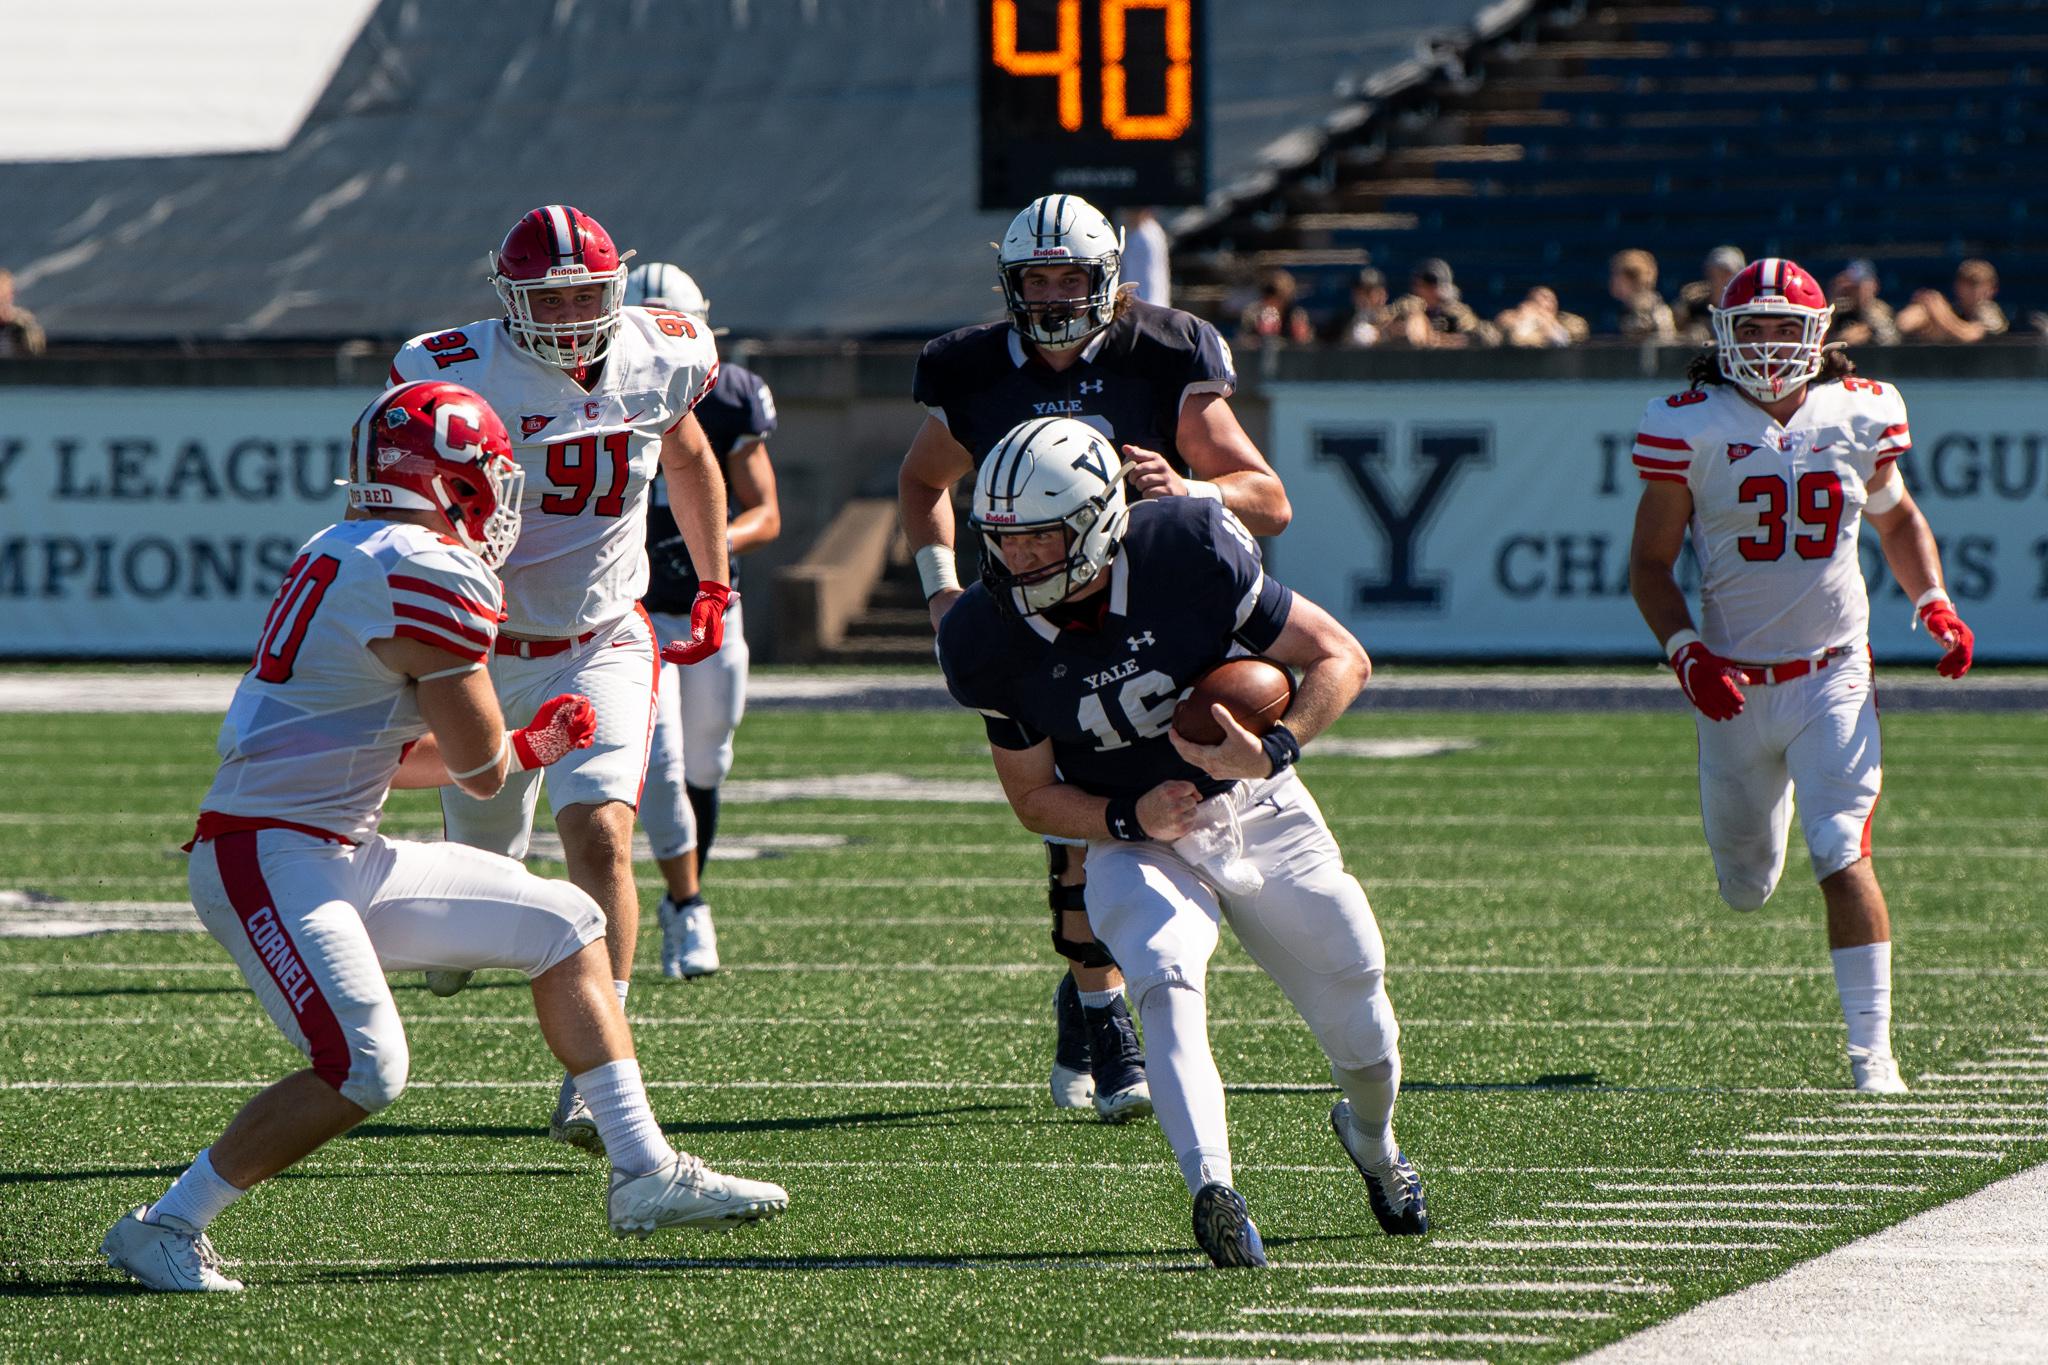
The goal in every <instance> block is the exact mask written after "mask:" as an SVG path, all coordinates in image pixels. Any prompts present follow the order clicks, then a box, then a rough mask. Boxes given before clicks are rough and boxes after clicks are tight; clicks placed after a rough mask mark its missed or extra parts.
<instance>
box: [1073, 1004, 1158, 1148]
mask: <svg viewBox="0 0 2048 1365" xmlns="http://www.w3.org/2000/svg"><path fill="white" fill-rule="evenodd" d="M1082 1013H1083V1014H1084V1015H1086V1016H1087V1019H1088V1050H1089V1057H1090V1061H1091V1063H1092V1066H1091V1070H1092V1072H1093V1074H1094V1079H1095V1112H1096V1114H1097V1115H1098V1116H1100V1117H1101V1119H1102V1121H1103V1122H1104V1123H1128V1122H1130V1121H1131V1120H1132V1119H1138V1118H1143V1117H1145V1115H1147V1114H1149V1113H1151V1112H1152V1087H1151V1086H1149V1085H1147V1084H1146V1082H1145V1050H1144V1049H1143V1048H1142V1047H1140V1046H1139V1045H1138V1026H1137V1025H1136V1024H1135V1023H1134V1022H1132V1020H1131V1011H1130V1008H1129V1007H1128V1006H1126V1005H1125V1004H1124V1001H1123V997H1122V996H1118V997H1117V998H1116V999H1114V1000H1112V1001H1110V1002H1109V1003H1108V1004H1107V1005H1104V1006H1103V1007H1102V1008H1100V1009H1089V1008H1086V1007H1083V1009H1082Z"/></svg>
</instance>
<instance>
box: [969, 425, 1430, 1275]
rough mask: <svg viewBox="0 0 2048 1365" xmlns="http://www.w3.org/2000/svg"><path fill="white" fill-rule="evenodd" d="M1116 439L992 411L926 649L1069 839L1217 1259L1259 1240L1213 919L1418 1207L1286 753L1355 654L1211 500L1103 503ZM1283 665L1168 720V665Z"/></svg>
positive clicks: (1119, 467) (1377, 1023) (1003, 768)
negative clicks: (1181, 721)
mask: <svg viewBox="0 0 2048 1365" xmlns="http://www.w3.org/2000/svg"><path fill="white" fill-rule="evenodd" d="M1125 473H1126V462H1124V461H1121V460H1120V459H1119V456H1118V454H1117V452H1116V451H1115V449H1114V448H1113V447H1112V446H1111V444H1110V442H1109V441H1108V440H1107V439H1105V438H1104V437H1103V436H1102V434H1101V433H1100V432H1099V431H1097V430H1096V429H1095V428H1094V427H1092V426H1089V425H1087V424H1085V423H1082V422H1078V421H1074V420H1072V419H1067V418H1040V419H1037V420H1034V421H1031V422H1027V423H1024V424H1022V425H1020V426H1018V427H1017V428H1016V429H1015V430H1013V431H1011V432H1010V433H1009V434H1008V435H1006V436H1005V437H1004V438H1003V439H1002V441H1000V442H999V443H998V444H997V445H996V447H995V449H994V450H993V451H991V452H990V453H989V457H988V459H987V461H985V462H984V463H983V465H982V468H981V471H980V474H979V475H978V477H977V479H976V481H975V490H974V496H973V503H972V511H971V515H972V520H973V524H974V527H975V529H976V530H977V531H978V532H979V533H980V535H981V539H982V557H981V565H982V568H981V581H980V582H979V583H978V584H976V585H975V586H974V587H971V588H969V589H967V591H966V592H965V594H964V595H963V596H962V597H961V598H960V600H959V601H958V602H957V603H955V604H954V606H953V607H952V609H951V610H950V611H948V612H947V613H946V616H945V618H944V620H942V621H941V622H940V623H939V663H940V666H941V667H942V668H943V669H944V670H945V674H946V682H947V685H948V687H950V688H951V689H952V692H953V695H954V697H955V698H956V699H958V700H959V701H960V702H961V703H962V704H964V705H967V706H971V707H973V708H975V709H976V710H978V711H980V712H981V714H982V716H983V717H984V719H985V722H986V725H987V729H988V738H989V746H990V751H991V753H992V755H993V757H994V759H995V768H996V776H997V777H998V778H999V779H1000V780H1001V782H1002V785H1003V792H1004V794H1005V795H1006V796H1007V797H1008V798H1009V801H1010V805H1011V807H1012V809H1014V810H1015V811H1016V813H1017V818H1018V819H1019V820H1020V821H1021V822H1022V823H1023V824H1024V826H1025V827H1026V828H1027V829H1030V830H1032V831H1033V832H1035V833H1038V834H1041V835H1045V836H1047V837H1049V838H1060V839H1070V840H1076V841H1081V842H1085V843H1086V845H1087V848H1088V881H1087V888H1086V892H1085V902H1086V912H1087V916H1088V920H1089V922H1090V924H1091V925H1092V926H1093V928H1094V932H1095V935H1096V937H1098V938H1099V939H1100V940H1101V941H1102V942H1103V944H1104V945H1106V946H1107V948H1108V949H1109V951H1110V952H1111V953H1112V954H1113V955H1114V956H1115V958H1116V961H1117V963H1118V964H1119V965H1120V966H1121V968H1122V970H1123V974H1124V976H1125V978H1126V980H1127V981H1128V983H1129V992H1130V997H1131V999H1132V1000H1133V1001H1134V1002H1136V1004H1137V1007H1138V1017H1139V1019H1140V1021H1141V1022H1142V1023H1143V1025H1144V1030H1145V1047H1144V1053H1145V1060H1146V1062H1147V1063H1148V1066H1147V1070H1148V1073H1149V1078H1150V1088H1151V1095H1152V1103H1153V1106H1154V1109H1155V1112H1156V1113H1157V1114H1158V1117H1159V1126H1160V1128H1161V1129H1162V1130H1163V1131H1164V1132H1165V1134H1166V1138H1167V1141H1168V1143H1169V1144H1170V1145H1171V1146H1172V1148H1173V1154H1174V1158H1175V1159H1176V1160H1177V1161H1178V1162H1179V1164H1180V1168H1181V1174H1182V1176H1183V1177H1184V1178H1185V1179H1186V1181H1187V1186H1188V1191H1189V1193H1190V1194H1192V1195H1193V1196H1194V1225H1195V1237H1196V1240H1197V1241H1198V1242H1200V1244H1201V1246H1202V1249H1203V1250H1204V1251H1206V1252H1207V1253H1208V1254H1209V1258H1210V1259H1211V1260H1212V1261H1213V1262H1214V1263H1215V1264H1217V1265H1219V1266H1242V1265H1264V1264H1265V1263H1266V1261H1265V1252H1264V1248H1263V1246H1262V1244H1261V1242H1260V1239H1259V1234H1258V1230H1257V1229H1256V1228H1255V1227H1254V1226H1253V1225H1252V1221H1251V1219H1250V1217H1249V1215H1248V1214H1247V1212H1246V1209H1245V1202H1244V1199H1243V1197H1242V1196H1241V1195H1240V1194H1238V1192H1237V1191H1236V1190H1235V1189H1234V1188H1232V1174H1231V1162H1230V1140H1229V1131H1228V1127H1227V1125H1226V1123H1225V1120H1224V1104H1223V1081H1222V1079H1221V1077H1220V1076H1219V1075H1218V1074H1217V1070H1216V1064H1215V1062H1214V1060H1213V1059H1212V1058H1211V1056H1210V1053H1209V1039H1208V1009H1207V1004H1206V1001H1205V999H1204V995H1203V990H1204V979H1205V976H1206V973H1207V968H1208V961H1209V955H1210V954H1211V953H1212V952H1213V951H1214V950H1215V947H1216V943H1217V938H1218V933H1219V928H1220V924H1221V921H1222V919H1223V918H1225V917H1227V918H1228V919H1229V920H1230V924H1231V927H1232V929H1234V930H1235V931H1236V933H1237V937H1238V939H1239V941H1240V942H1242V943H1243V944H1244V946H1245V949H1246V951H1247V952H1249V953H1250V954H1251V956H1252V959H1253V960H1254V961H1256V962H1257V963H1258V964H1259V966H1260V967H1261V968H1263V969H1264V970H1265V971H1266V973H1267V974H1268V975H1270V976H1271V977H1272V978H1273V980H1274V981H1275V982H1276V983H1277V984H1278V985H1279V986H1280V988H1281V990H1282V991H1284V992H1285V993H1286V995H1287V998H1288V999H1289V1000H1290V1001H1292V1002H1293V1004H1294V1007H1295V1008H1296V1009H1297V1010H1299V1011H1300V1012H1301V1015H1302V1018H1303V1019H1304V1020H1306V1021H1307V1023H1308V1026H1309V1028H1310V1030H1311V1031H1312V1032H1313V1033H1314V1034H1315V1037H1316V1041H1317V1042H1318V1043H1320V1044H1321V1045H1322V1048H1323V1051H1324V1053H1325V1054H1326V1055H1327V1056H1328V1057H1329V1059H1330V1071H1331V1076H1332V1078H1333V1079H1334V1080H1335V1081H1336V1084H1337V1088H1338V1089H1339V1090H1340V1091H1342V1092H1343V1097H1342V1098H1341V1099H1339V1100H1338V1101H1337V1103H1336V1105H1335V1107H1334V1108H1332V1109H1331V1111H1330V1123H1331V1126H1332V1127H1333V1129H1334V1130H1335V1131H1336V1135H1337V1138H1338V1140H1339V1142H1341V1143H1342V1144H1343V1147H1344V1150H1345V1152H1346V1153H1347V1154H1348V1155H1349V1156H1350V1158H1351V1160H1352V1163H1353V1164H1354V1165H1355V1166H1356V1167H1357V1168H1358V1171H1359V1173H1360V1174H1361V1175H1362V1176H1364V1178H1365V1184H1366V1191H1367V1197H1368V1200H1369V1202H1370V1204H1371V1206H1372V1210H1373V1214H1374V1216H1375V1217H1376V1218H1377V1219H1378V1221H1379V1223H1380V1226H1381V1227H1382V1228H1383V1229H1384V1230H1385V1231H1387V1232H1389V1233H1394V1234H1415V1233H1422V1232H1426V1231H1428V1228H1429V1217H1428V1212H1427V1209H1426V1207H1425V1204H1424V1201H1423V1192H1422V1182H1421V1179H1420V1177H1419V1176H1418V1175H1417V1174H1416V1171H1415V1167H1414V1166H1413V1165H1412V1164H1411V1163H1410V1162H1409V1161H1408V1159H1407V1158H1406V1157H1405V1156H1404V1155H1403V1154H1402V1153H1401V1150H1400V1148H1399V1146H1398V1145H1397V1144H1396V1143H1395V1141H1394V1129H1393V1115H1394V1100H1395V1096H1396V1095H1397V1094H1398V1093H1399V1090H1400V1078H1401V1058H1400V1052H1399V1050H1398V1047H1397V1043H1398V1040H1399V1037H1400V1028H1399V1025H1398V1024H1397V1023H1396V1022H1395V1019H1394V1007H1393V1004H1392V1002H1391V1001H1390V1000H1389V999H1388V998H1387V992H1386V986H1385V979H1384V978H1385V970H1386V950H1385V947H1384V945H1383V944H1382V942H1381V939H1380V931H1379V926H1378V924H1377V923H1375V922H1374V919H1373V914H1372V908H1371V906H1370V905H1369V904H1368V903H1367V901H1366V896H1365V890H1364V888H1363V887H1361V886H1360V885H1359V884H1358V882H1357V880H1356V879H1355V878H1353V877H1352V876H1351V875H1350V874H1349V873H1347V872H1346V871H1345V870H1344V857H1343V854H1342V853H1341V852H1340V851H1339V850H1338V848H1337V843H1336V840H1335V838H1333V837H1332V835H1331V834H1330V830H1329V827H1328V826H1327V825H1325V824H1324V822H1323V817H1322V812H1321V811H1319V810H1318V809H1317V808H1316V803H1315V800H1314V798H1313V797H1311V796H1310V795H1309V793H1308V790H1307V788H1306V787H1304V786H1303V785H1302V782H1301V779H1300V778H1299V777H1298V776H1297V775H1296V774H1295V772H1294V770H1293V764H1294V760H1295V759H1296V757H1297V756H1298V755H1299V754H1300V752H1301V745H1302V743H1303V742H1305V741H1307V740H1311V739H1313V738H1314V737H1315V736H1316V735H1318V734H1320V733H1321V732H1322V731H1323V730H1324V729H1325V728H1326V727H1327V726H1328V725H1329V724H1330V723H1331V722H1332V721H1334V720H1335V719H1336V718H1337V717H1338V716H1339V715H1341V714H1342V713H1343V711H1344V709H1345V708H1346V707H1347V706H1349V705H1350V704H1351V702H1352V700H1353V699H1354V698H1355V697H1356V696H1357V695H1358V692H1359V689H1360V688H1361V687H1363V686H1364V684H1365V680H1366V677H1367V675H1368V674H1369V673H1370V671H1371V665H1370V663H1369V661H1368V660H1367V659H1366V655H1365V650H1364V649H1363V648H1361V647H1360V645H1359V643H1358V641H1357V640H1355V639H1353V638H1352V636H1351V633H1350V632H1349V631H1347V630H1345V629H1344V627H1343V626H1342V625H1340V624H1338V623H1337V621H1336V620H1335V619H1334V618H1332V617H1331V616H1330V615H1329V614H1328V613H1327V612H1325V611H1324V610H1323V609H1322V608H1320V607H1318V606H1316V605H1315V604H1314V603H1313V602H1310V601H1309V600H1308V599H1306V598H1304V597H1300V596H1297V595H1296V594H1294V593H1292V592H1290V591H1289V590H1288V589H1287V588H1285V587H1283V586H1282V585H1281V584H1279V583H1277V582H1275V581H1274V580H1272V579H1270V578H1268V577H1267V576H1266V574H1265V572H1264V570H1263V568H1262V567H1261V565H1260V562H1259V554H1258V547H1257V542H1255V541H1254V540H1253V539H1252V538H1251V535H1250V533H1249V532H1248V531H1247V530H1246V529H1245V528H1244V526H1243V525H1242V524H1241V523H1240V522H1239V521H1238V519H1237V517H1236V516H1235V515H1233V514H1232V513H1231V512H1230V511H1229V510H1228V509H1227V508H1225V507H1223V506H1222V505H1221V504H1220V503H1218V502H1216V501H1214V500H1204V499H1195V498H1162V499H1157V500H1152V501H1144V502H1140V503H1138V504H1137V505H1136V506H1127V504H1126V501H1125V494H1124V476H1125ZM1247 651H1256V652H1258V653H1261V654H1263V655H1265V656H1267V657H1269V658H1271V659H1273V660H1274V661H1276V662H1278V663H1280V664H1284V665H1286V666H1288V667H1290V668H1293V669H1295V670H1297V671H1298V672H1299V674H1300V684H1299V686H1298V688H1297V689H1296V691H1295V694H1294V697H1293V700H1292V701H1291V703H1290V704H1289V706H1288V709H1287V711H1286V714H1285V715H1284V716H1283V717H1282V721H1281V723H1280V724H1279V725H1278V726H1276V727H1275V728H1274V729H1273V730H1272V732H1271V733H1269V734H1267V735H1266V736H1265V737H1264V738H1263V739H1260V738H1256V737H1254V736H1253V735H1252V734H1251V733H1250V732H1249V731H1247V730H1245V729H1244V728H1243V727H1242V726H1240V725H1238V724H1237V723H1236V722H1235V721H1234V720H1233V719H1231V717H1230V715H1229V713H1228V712H1227V711H1226V710H1224V709H1223V708H1222V707H1220V706H1219V707H1216V708H1214V710H1213V714H1214V716H1215V718H1216V720H1217V721H1218V723H1219V724H1220V725H1221V726H1222V727H1223V731H1224V735H1223V738H1222V740H1221V741H1220V742H1219V743H1217V744H1214V745H1197V744H1192V743H1190V742H1188V741H1187V740H1185V739H1183V738H1181V736H1180V735H1179V734H1178V733H1174V732H1172V731H1171V730H1170V725H1171V721H1172V718H1173V712H1174V707H1175V704H1176V700H1177V699H1178V697H1179V695H1180V693H1181V692H1182V690H1183V689H1184V688H1186V687H1187V686H1188V685H1189V684H1190V683H1192V682H1193V681H1194V680H1195V679H1196V678H1198V677H1200V676H1201V675H1202V674H1203V673H1204V672H1206V671H1207V670H1208V669H1210V668H1211V667H1213V666H1215V665H1216V664H1218V663H1220V662H1222V661H1223V660H1224V659H1225V658H1227V657H1230V656H1231V655H1232V654H1241V653H1244V652H1247Z"/></svg>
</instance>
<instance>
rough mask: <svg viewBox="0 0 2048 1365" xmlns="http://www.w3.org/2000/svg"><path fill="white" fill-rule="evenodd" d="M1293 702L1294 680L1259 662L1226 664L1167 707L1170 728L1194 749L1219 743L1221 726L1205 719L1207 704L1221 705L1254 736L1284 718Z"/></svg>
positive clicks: (1229, 661)
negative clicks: (1171, 710)
mask: <svg viewBox="0 0 2048 1365" xmlns="http://www.w3.org/2000/svg"><path fill="white" fill-rule="evenodd" d="M1293 700H1294V678H1293V677H1292V676H1291V675H1290V674H1289V673H1288V672H1287V670H1286V669H1284V668H1282V667H1280V666H1279V665H1278V664H1274V663H1269V662H1267V661H1266V660H1264V659H1255V658H1243V659H1226V660H1224V661H1223V662H1222V663H1220V664H1218V665H1216V667H1214V668H1212V669H1210V670H1209V671H1208V672H1207V673H1204V674H1203V675H1202V676H1201V677H1199V678H1197V679H1195V680H1194V682H1193V683H1192V684H1190V685H1189V687H1188V690H1187V695H1186V696H1184V697H1182V698H1181V700H1180V705H1178V706H1176V707H1174V708H1173V728H1174V730H1175V731H1176V732H1177V733H1178V734H1179V735H1180V737H1181V738H1182V739H1185V740H1188V741H1190V742H1191V743H1195V744H1215V743H1217V742H1218V741H1220V740H1221V739H1222V738H1223V727H1222V726H1220V725H1218V724H1217V723H1216V718H1215V717H1214V716H1212V715H1210V714H1209V707H1210V706H1211V705H1212V704H1219V703H1220V704H1221V705H1223V706H1225V707H1227V708H1229V710H1230V714H1231V715H1233V716H1235V717H1236V718H1237V723H1238V724H1239V725H1242V726H1243V727H1244V728H1245V729H1247V730H1249V731H1251V732H1252V733H1253V734H1254V735H1263V734H1265V733H1266V732H1267V731H1268V730H1270V729H1272V728H1273V726H1274V725H1275V724H1276V723H1277V722H1278V721H1279V719H1280V717H1282V716H1284V715H1286V714H1287V706H1288V703H1290V702H1292V701H1293Z"/></svg>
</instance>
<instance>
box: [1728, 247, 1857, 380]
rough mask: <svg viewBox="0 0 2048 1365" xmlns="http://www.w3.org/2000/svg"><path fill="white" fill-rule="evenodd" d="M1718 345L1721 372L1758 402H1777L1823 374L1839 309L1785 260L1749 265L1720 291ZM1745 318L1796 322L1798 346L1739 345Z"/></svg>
mask: <svg viewBox="0 0 2048 1365" xmlns="http://www.w3.org/2000/svg"><path fill="white" fill-rule="evenodd" d="M1713 313H1714V343H1715V349H1716V350H1717V351H1718V352H1719V354H1720V361H1721V373H1722V374H1723V375H1725V376H1727V378H1728V379H1729V380H1730V381H1732V382H1733V383H1736V384H1739V385H1741V386H1742V388H1743V389H1744V390H1745V391H1747V392H1748V393H1749V394H1750V395H1751V396H1752V397H1754V398H1756V399H1757V400H1758V401H1760V402H1764V403H1774V402H1776V401H1777V400H1778V399H1780V398H1783V397H1784V396H1785V395H1786V394H1788V393H1791V392H1792V391H1793V390H1794V389H1797V388H1798V387H1799V386H1800V385H1802V384H1805V383H1808V382H1810V381H1811V380H1812V379H1813V378H1814V376H1816V375H1818V374H1819V373H1820V346H1821V339H1822V338H1823V337H1825V336H1826V335H1827V334H1828V324H1829V323H1830V322H1832V321H1834V317H1835V310H1834V308H1833V306H1832V305H1830V304H1829V303H1828V296H1827V291H1826V290H1824V289H1822V288H1821V287H1820V283H1819V281H1817V280H1815V279H1814V278H1813V276H1811V275H1809V274H1807V273H1806V272H1805V271H1804V270H1802V269H1800V268H1799V265H1798V263H1797V262H1795V261H1788V260H1786V259H1784V258H1783V257H1782V256H1767V257H1765V258H1764V259H1763V260H1760V261H1751V262H1750V263H1749V264H1748V265H1747V266H1744V267H1743V268H1742V270H1741V271H1740V272H1739V273H1737V274H1736V276H1735V278H1733V279H1731V280H1729V281H1728V284H1727V287H1726V288H1724V289H1723V290H1722V291H1721V306H1720V307H1718V308H1716V309H1714V310H1713ZM1744 318H1798V319H1799V320H1800V321H1801V322H1802V323H1803V324H1804V326H1803V329H1802V330H1801V333H1800V339H1799V340H1798V341H1738V340H1737V339H1736V336H1735V328H1736V324H1737V323H1739V322H1741V321H1742V320H1743V319H1744Z"/></svg>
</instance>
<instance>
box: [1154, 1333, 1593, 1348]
mask: <svg viewBox="0 0 2048 1365" xmlns="http://www.w3.org/2000/svg"><path fill="white" fill-rule="evenodd" d="M1173 1339H1174V1340H1175V1341H1245V1342H1253V1341H1270V1342H1273V1343H1275V1344H1276V1345H1286V1346H1345V1345H1359V1346H1371V1345H1381V1346H1389V1345H1395V1344H1398V1343H1404V1342H1407V1343H1414V1344H1417V1345H1421V1344H1424V1343H1433V1342H1467V1343H1470V1344H1472V1345H1475V1346H1485V1345H1493V1346H1542V1345H1546V1344H1548V1343H1550V1342H1554V1341H1556V1340H1557V1338H1556V1337H1551V1336H1542V1335H1540V1334H1535V1333H1509V1332H1175V1333H1174V1334H1173Z"/></svg>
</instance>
